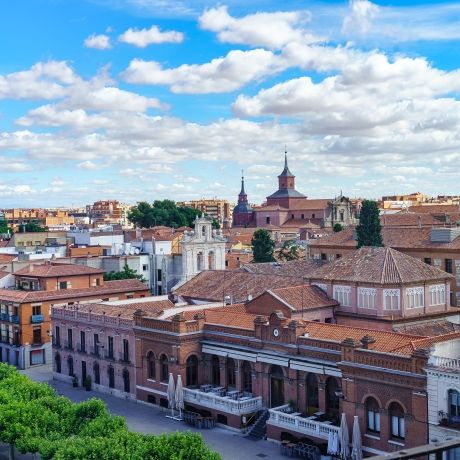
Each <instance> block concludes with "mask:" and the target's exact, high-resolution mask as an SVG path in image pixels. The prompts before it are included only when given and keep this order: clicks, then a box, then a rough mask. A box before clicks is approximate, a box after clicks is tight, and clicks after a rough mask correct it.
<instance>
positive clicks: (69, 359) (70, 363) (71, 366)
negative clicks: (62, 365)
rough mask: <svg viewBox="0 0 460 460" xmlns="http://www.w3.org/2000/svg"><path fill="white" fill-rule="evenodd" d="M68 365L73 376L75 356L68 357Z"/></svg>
mask: <svg viewBox="0 0 460 460" xmlns="http://www.w3.org/2000/svg"><path fill="white" fill-rule="evenodd" d="M67 367H68V369H69V375H70V376H72V375H73V374H74V372H73V358H72V356H69V357H68V358H67Z"/></svg>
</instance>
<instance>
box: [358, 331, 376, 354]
mask: <svg viewBox="0 0 460 460" xmlns="http://www.w3.org/2000/svg"><path fill="white" fill-rule="evenodd" d="M374 342H375V339H374V337H371V336H370V335H367V334H366V335H365V336H364V337H363V338H362V339H361V343H362V345H363V348H364V349H365V350H369V349H370V348H371V347H370V345H372V344H373V343H374Z"/></svg>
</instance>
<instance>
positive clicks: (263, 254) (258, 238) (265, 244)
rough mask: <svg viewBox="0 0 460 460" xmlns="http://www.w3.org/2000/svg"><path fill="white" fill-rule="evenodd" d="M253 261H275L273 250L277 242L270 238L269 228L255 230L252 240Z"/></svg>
mask: <svg viewBox="0 0 460 460" xmlns="http://www.w3.org/2000/svg"><path fill="white" fill-rule="evenodd" d="M251 244H252V253H253V256H254V259H253V262H255V263H259V262H274V261H275V259H274V257H273V250H274V248H275V242H274V241H273V240H272V239H271V238H270V234H269V233H268V232H267V230H264V229H262V228H260V229H259V230H256V231H255V232H254V235H253V236H252V240H251Z"/></svg>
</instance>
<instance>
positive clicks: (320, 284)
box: [312, 283, 327, 294]
mask: <svg viewBox="0 0 460 460" xmlns="http://www.w3.org/2000/svg"><path fill="white" fill-rule="evenodd" d="M312 284H313V286H318V287H319V288H320V289H321V290H322V291H324V292H325V293H326V294H327V284H324V283H312Z"/></svg>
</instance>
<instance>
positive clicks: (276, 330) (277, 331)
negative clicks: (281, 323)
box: [273, 329, 280, 337]
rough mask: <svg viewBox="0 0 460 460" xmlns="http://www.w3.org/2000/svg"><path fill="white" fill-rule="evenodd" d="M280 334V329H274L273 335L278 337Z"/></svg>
mask: <svg viewBox="0 0 460 460" xmlns="http://www.w3.org/2000/svg"><path fill="white" fill-rule="evenodd" d="M279 335H280V331H279V330H278V329H273V337H278V336H279Z"/></svg>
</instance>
